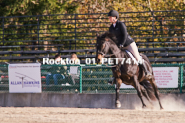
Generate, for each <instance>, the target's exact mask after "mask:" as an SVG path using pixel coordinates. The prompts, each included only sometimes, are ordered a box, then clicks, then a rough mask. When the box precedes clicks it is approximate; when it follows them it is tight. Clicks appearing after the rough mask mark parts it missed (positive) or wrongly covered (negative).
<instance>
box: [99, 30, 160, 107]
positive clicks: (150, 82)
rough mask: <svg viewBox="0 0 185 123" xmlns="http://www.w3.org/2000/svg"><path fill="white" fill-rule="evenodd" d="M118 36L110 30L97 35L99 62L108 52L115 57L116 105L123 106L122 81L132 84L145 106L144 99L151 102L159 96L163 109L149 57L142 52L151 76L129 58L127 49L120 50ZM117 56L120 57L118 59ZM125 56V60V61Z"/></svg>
mask: <svg viewBox="0 0 185 123" xmlns="http://www.w3.org/2000/svg"><path fill="white" fill-rule="evenodd" d="M116 41H117V40H116V38H115V37H114V35H112V34H111V33H109V32H106V33H104V34H102V35H101V36H99V35H97V44H96V47H97V55H96V60H97V63H101V62H102V58H104V57H105V55H106V54H110V57H111V58H112V59H113V63H114V65H113V66H112V72H113V76H114V80H113V82H114V84H116V102H115V106H116V107H121V103H120V101H119V90H120V86H121V84H122V83H124V84H126V85H132V86H133V87H134V88H135V89H136V90H137V94H138V96H139V98H140V99H141V102H142V106H143V108H145V107H146V104H145V102H144V100H143V97H145V98H146V99H147V100H148V101H149V102H150V103H152V102H151V100H155V99H156V98H157V100H158V102H159V106H160V109H163V107H162V105H161V101H160V98H159V92H158V89H157V85H156V82H155V79H154V74H153V70H152V67H151V64H150V62H149V60H148V58H147V57H146V56H145V55H144V54H140V55H141V57H142V59H143V62H145V64H146V65H147V69H148V71H150V72H151V73H152V77H151V78H148V79H147V78H146V77H145V72H144V70H143V69H142V68H140V67H139V66H138V64H137V62H135V61H134V60H129V61H128V59H130V55H128V53H127V52H126V51H125V50H120V49H119V48H118V47H117V45H116V43H115V42H116ZM115 58H119V59H117V61H116V59H115ZM123 58H124V61H123Z"/></svg>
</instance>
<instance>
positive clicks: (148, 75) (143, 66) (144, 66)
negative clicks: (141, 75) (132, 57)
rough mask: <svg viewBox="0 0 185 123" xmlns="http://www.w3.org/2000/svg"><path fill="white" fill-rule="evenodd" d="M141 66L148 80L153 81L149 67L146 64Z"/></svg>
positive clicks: (143, 63)
mask: <svg viewBox="0 0 185 123" xmlns="http://www.w3.org/2000/svg"><path fill="white" fill-rule="evenodd" d="M139 66H140V67H141V68H142V69H143V70H144V72H145V76H146V79H151V78H152V74H151V73H150V71H148V70H147V66H146V64H145V62H142V63H140V64H139Z"/></svg>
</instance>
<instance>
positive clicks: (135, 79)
mask: <svg viewBox="0 0 185 123" xmlns="http://www.w3.org/2000/svg"><path fill="white" fill-rule="evenodd" d="M137 78H138V77H137V76H134V77H133V82H134V87H135V88H136V90H137V94H138V96H139V98H140V99H141V102H142V105H143V108H145V107H146V104H145V103H144V101H143V94H142V92H141V87H140V86H141V85H140V84H139V81H138V80H137Z"/></svg>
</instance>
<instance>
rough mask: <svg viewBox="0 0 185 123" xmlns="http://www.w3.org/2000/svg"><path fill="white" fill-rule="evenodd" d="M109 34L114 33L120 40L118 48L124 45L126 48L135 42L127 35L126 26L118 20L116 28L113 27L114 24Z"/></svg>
mask: <svg viewBox="0 0 185 123" xmlns="http://www.w3.org/2000/svg"><path fill="white" fill-rule="evenodd" d="M109 32H111V33H113V34H114V35H115V36H116V38H117V40H118V44H117V45H118V46H119V45H120V44H122V45H123V46H124V47H126V46H128V45H130V44H131V43H132V42H134V40H133V39H132V38H131V37H130V35H129V34H128V33H127V27H126V26H125V24H124V23H123V22H121V21H119V20H117V22H116V26H115V27H114V26H113V24H112V25H111V26H110V27H109Z"/></svg>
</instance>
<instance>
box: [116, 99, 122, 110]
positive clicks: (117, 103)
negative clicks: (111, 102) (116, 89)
mask: <svg viewBox="0 0 185 123" xmlns="http://www.w3.org/2000/svg"><path fill="white" fill-rule="evenodd" d="M120 107H121V103H120V101H118V100H117V101H116V108H120Z"/></svg>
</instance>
